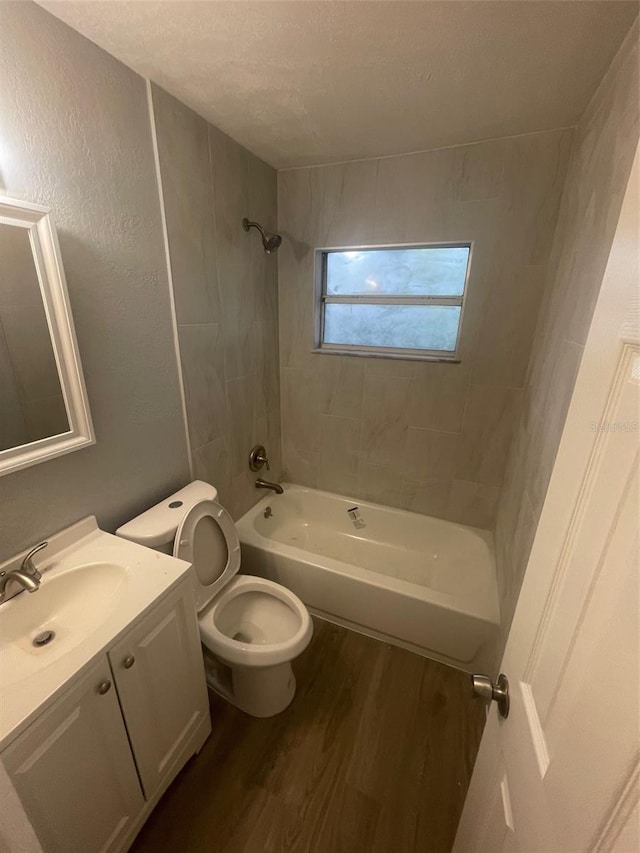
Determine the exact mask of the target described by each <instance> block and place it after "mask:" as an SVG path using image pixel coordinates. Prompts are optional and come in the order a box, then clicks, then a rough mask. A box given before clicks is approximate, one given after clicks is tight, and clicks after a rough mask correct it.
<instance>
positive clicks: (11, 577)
mask: <svg viewBox="0 0 640 853" xmlns="http://www.w3.org/2000/svg"><path fill="white" fill-rule="evenodd" d="M48 544H49V543H48V542H41V543H40V544H39V545H36V547H35V548H32V549H31V550H30V551H29V553H28V554H27V556H26V557H25V558H24V560H23V561H22V564H21V566H20V568H19V569H11V571H9V572H0V604H2V602H3V601H5V599H6V597H7V585H8V584H9V583H10V582H11V581H15V582H16V583H18V584H20V586H21V587H22V589H26V590H27V592H37V591H38V590H39V589H40V579H41V578H42V575H41V574H40V572H39V571H38V570H37V568H36V567H35V566H34V564H33V555H34V554H37V553H38V551H42V549H43V548H46V547H47V545H48Z"/></svg>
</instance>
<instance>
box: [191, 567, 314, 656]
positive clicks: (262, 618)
mask: <svg viewBox="0 0 640 853" xmlns="http://www.w3.org/2000/svg"><path fill="white" fill-rule="evenodd" d="M250 594H254V598H253V599H252V602H251V604H252V605H253V606H252V614H251V615H252V618H253V620H254V622H256V623H258V625H257V627H259V628H261V629H263V630H264V632H265V635H266V636H267V641H266V642H265V641H258V642H247V641H243V640H242V639H235V638H234V636H230V634H231V633H233V629H231V630H229V629H227V631H228V632H227V633H225V630H224V629H223V625H222V623H223V622H224V621H225V620H224V617H225V611H226V610H228V608H229V605H232V606H233V603H234V602H236V603H237V604H238V605H239V606H238V607H237V617H236V618H239V619H240V621H241V619H242V616H243V614H244V612H245V611H246V610H247V609H248V607H249V604H250V602H249V600H247V602H246V603H245V602H240V601H238V599H239V598H242V597H244V596H245V595H246V596H247V599H248V597H249V595H250ZM261 595H262V596H264V601H263V602H260V601H259V596H261ZM256 596H257V597H258V598H256ZM269 599H271V601H269ZM274 600H275V601H277V602H278V604H283V605H284V606H285V607H287V608H288V609H289V610H290V611H291V614H290V615H291V616H292V617H294V619H295V627H294V628H293V630H292V631H291V633H290V635H289V636H286V637H285V638H283V637H282V636H281V637H280V638H278V639H277V640H276V642H269V641H268V632H269V631H273V630H274V627H275V624H274V617H275V618H276V619H278V618H279V615H280V614H277V613H274V608H273V606H272V605H273V602H274ZM261 604H262V605H264V606H261ZM270 605H271V606H270ZM198 621H199V625H200V635H201V638H202V641H203V643H204V644H205V646H206V647H207V648H208V649H209V650H210V651H211V652H213V654H215V655H217V656H219V657H220V658H221V659H222V660H224V661H226V662H227V663H229V664H236V665H242V666H249V667H250V666H261V667H264V666H276V665H278V664H281V663H285V662H287V661H290V660H292V658H294V657H296V656H297V655H299V654H300V653H301V652H303V651H304V649H305V648H306V647H307V645H308V644H309V640H310V639H311V634H312V632H313V625H312V622H311V617H310V616H309V612H308V610H307V608H306V607H305V606H304V604H303V603H302V601H301V600H300V599H299V598H298V596H297V595H295V594H294V593H293V592H291V591H290V590H288V589H286V588H285V587H283V586H280V584H277V583H274V582H273V581H269V580H266V579H265V578H257V577H252V576H250V575H240V576H238V577H235V578H234V579H233V580H232V581H230V582H229V583H228V584H227V587H226V588H225V589H224V591H223V592H221V593H220V594H219V595H218V596H216V598H215V599H214V601H213V602H212V603H211V606H210V607H209V608H207V610H205V611H204V612H203V613H201V614H200V616H199V618H198ZM232 621H233V620H231V622H232ZM279 621H281V619H280V620H279ZM269 623H271V624H269ZM277 629H278V630H280V631H281V625H278V626H277ZM278 630H276V633H278Z"/></svg>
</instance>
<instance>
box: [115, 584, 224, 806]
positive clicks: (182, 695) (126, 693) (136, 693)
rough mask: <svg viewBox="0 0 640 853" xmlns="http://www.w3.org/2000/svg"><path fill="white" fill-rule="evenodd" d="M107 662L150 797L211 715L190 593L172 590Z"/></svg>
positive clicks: (123, 640)
mask: <svg viewBox="0 0 640 853" xmlns="http://www.w3.org/2000/svg"><path fill="white" fill-rule="evenodd" d="M109 662H110V663H111V669H112V671H113V675H114V678H115V683H116V688H117V690H118V696H119V698H120V705H121V707H122V712H123V715H124V719H125V723H126V726H127V731H128V733H129V740H130V741H131V747H132V749H133V755H134V758H135V761H136V765H137V767H138V773H139V774H140V781H141V782H142V788H143V790H144V793H145V796H146V797H147V799H150V798H151V797H152V796H153V794H154V793H155V792H156V791H157V789H158V787H159V785H160V784H161V783H162V781H163V779H164V777H165V776H166V774H167V772H169V771H170V770H171V768H172V766H173V765H174V764H175V762H176V760H177V758H179V756H180V755H181V753H182V751H183V750H184V747H185V744H187V743H188V742H189V740H190V739H191V738H192V737H193V734H194V732H195V731H196V730H197V729H198V727H199V726H200V725H201V724H202V722H203V721H204V720H205V719H208V718H209V704H208V699H207V686H206V681H205V676H204V670H203V663H202V653H201V650H200V634H199V632H198V623H197V621H196V618H195V605H194V602H193V598H192V597H191V596H188V597H187V596H185V595H184V593H183V592H182V591H178V592H176V593H173V594H170V595H169V597H168V598H166V599H165V600H164V601H163V602H162V603H161V604H160V605H159V606H158V607H156V608H155V609H154V610H153V612H152V613H150V614H149V615H148V616H146V617H145V618H144V619H142V620H141V621H140V622H138V623H137V624H136V625H135V626H134V627H133V628H131V630H130V631H129V632H128V633H127V634H126V636H125V637H123V638H122V639H121V640H120V641H119V642H118V643H116V645H115V646H113V648H111V649H110V650H109Z"/></svg>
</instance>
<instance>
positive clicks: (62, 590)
mask: <svg viewBox="0 0 640 853" xmlns="http://www.w3.org/2000/svg"><path fill="white" fill-rule="evenodd" d="M127 579H128V574H127V570H126V568H124V566H119V565H116V564H113V563H90V564H86V565H81V566H74V567H73V568H70V569H66V570H65V571H61V572H58V573H56V574H53V575H51V576H49V575H47V574H45V575H43V577H42V581H41V583H40V588H39V589H38V590H37V592H33V593H27V592H23V593H21V594H20V595H17V596H16V597H15V598H12V599H11V600H10V601H8V602H6V604H3V605H2V606H0V647H1V649H2V653H1V654H0V682H2V684H3V685H5V686H7V685H10V684H15V683H16V682H18V681H22V680H23V679H25V678H28V677H29V676H31V675H32V674H33V673H34V672H36V671H37V670H40V669H42V667H43V666H48V665H49V664H51V663H54V662H55V661H57V660H58V659H59V658H60V657H62V656H63V655H65V654H67V652H69V651H70V650H71V649H73V648H75V647H76V646H78V645H79V644H80V643H82V642H84V641H85V640H86V639H87V637H89V636H90V635H91V634H92V633H94V632H95V631H97V630H98V629H99V628H100V626H101V625H102V624H103V623H104V621H105V620H106V619H107V618H108V617H109V616H110V615H111V613H112V612H113V611H114V609H115V608H116V607H117V606H118V603H119V601H120V600H121V597H122V595H123V594H124V592H125V590H126V588H127ZM50 632H52V633H53V636H52V637H51V634H50ZM36 637H41V638H42V640H44V644H43V645H38V644H35V645H34V640H35V639H36Z"/></svg>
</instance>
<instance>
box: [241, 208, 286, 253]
mask: <svg viewBox="0 0 640 853" xmlns="http://www.w3.org/2000/svg"><path fill="white" fill-rule="evenodd" d="M242 227H243V228H244V230H245V231H248V230H249V229H250V228H256V229H257V230H258V231H259V232H260V236H261V237H262V246H263V248H264V251H265V253H266V254H267V255H271V254H273V253H274V252H277V251H278V249H279V248H280V244H281V243H282V237H281V236H280V235H279V234H269V232H268V231H265V230H264V228H263V227H262V225H258V223H257V222H249V220H248V219H247V217H246V216H245V218H244V219H243V220H242Z"/></svg>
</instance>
